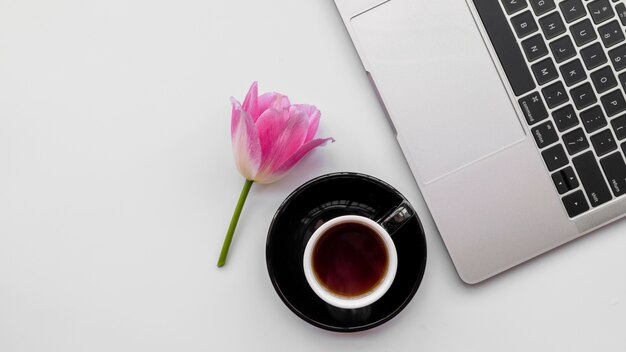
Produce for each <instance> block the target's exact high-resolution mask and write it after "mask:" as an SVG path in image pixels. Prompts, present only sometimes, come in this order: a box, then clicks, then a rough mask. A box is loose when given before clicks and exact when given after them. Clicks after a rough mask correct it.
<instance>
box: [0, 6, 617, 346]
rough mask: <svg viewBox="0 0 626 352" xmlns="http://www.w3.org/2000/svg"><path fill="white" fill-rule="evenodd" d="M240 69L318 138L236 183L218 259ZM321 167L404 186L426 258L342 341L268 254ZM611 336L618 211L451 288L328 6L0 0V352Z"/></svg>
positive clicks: (444, 262) (230, 189)
mask: <svg viewBox="0 0 626 352" xmlns="http://www.w3.org/2000/svg"><path fill="white" fill-rule="evenodd" d="M253 80H259V82H260V87H261V90H262V91H266V90H276V91H280V92H285V93H287V94H289V95H290V97H291V99H292V101H294V102H305V103H314V104H316V105H317V106H318V107H319V108H320V109H321V110H322V113H323V117H322V123H321V128H320V132H319V133H320V135H322V136H329V135H330V136H333V137H335V139H336V140H337V142H336V143H334V144H332V145H330V146H327V147H325V148H324V149H320V150H317V151H315V152H314V154H312V155H311V156H310V157H308V158H307V159H305V160H304V161H303V162H302V163H301V164H300V165H299V167H297V168H296V169H295V170H294V172H293V173H291V174H290V175H289V176H288V177H286V178H285V179H283V180H282V181H281V182H279V183H277V184H274V185H270V186H256V185H255V186H254V187H253V189H252V191H251V194H250V198H249V200H248V202H247V204H246V207H245V209H244V213H243V216H242V219H241V221H240V223H239V227H238V229H237V233H236V236H235V240H234V243H233V246H232V250H231V254H230V258H229V259H230V260H229V262H228V264H227V266H226V267H224V268H223V269H221V270H220V269H217V267H216V266H215V262H216V260H217V256H218V253H219V250H220V246H221V244H222V239H223V236H224V233H225V231H226V228H227V226H228V223H229V221H230V216H231V214H232V211H233V209H234V206H235V203H236V200H237V197H238V195H239V192H240V189H241V186H242V183H243V180H242V179H241V177H240V176H239V174H238V173H237V171H236V169H235V167H234V164H233V160H232V156H231V150H230V132H229V129H230V105H229V101H228V98H229V96H230V95H234V96H235V97H238V98H240V99H243V96H244V94H245V92H246V90H247V88H248V86H249V84H250V83H251V82H252V81H253ZM416 102H417V100H416ZM416 107H419V104H416ZM335 171H357V172H363V173H367V174H371V175H374V176H376V177H379V178H381V179H383V180H385V181H387V182H389V183H391V184H392V185H393V186H395V187H396V188H397V189H399V190H400V191H401V192H403V193H404V194H405V195H406V196H407V197H408V198H409V200H410V201H411V202H412V203H413V204H414V206H415V207H416V208H417V209H418V211H419V214H420V216H421V218H422V220H423V222H424V224H425V228H426V234H427V240H428V251H429V259H428V265H427V270H426V275H425V277H424V281H423V282H422V286H421V287H420V289H419V291H418V293H417V295H416V296H415V297H414V299H413V301H412V302H411V303H410V304H409V305H408V306H407V308H406V309H405V310H404V311H403V312H402V313H401V314H400V315H398V316H397V317H396V318H394V319H393V320H391V321H390V322H388V323H387V324H385V325H383V326H381V327H379V328H376V329H374V330H370V331H368V332H362V333H356V334H349V335H346V334H338V333H330V332H326V331H323V330H320V329H318V328H315V327H313V326H310V325H308V324H307V323H305V322H304V321H302V320H300V319H299V318H298V317H296V316H295V315H294V314H292V313H291V311H289V310H288V309H287V307H285V306H284V305H283V303H282V302H281V300H280V299H279V298H278V296H277V295H276V294H275V292H274V289H273V288H272V285H271V283H270V281H269V279H268V275H267V272H266V266H265V236H266V232H267V229H268V226H269V223H270V220H271V218H272V216H273V214H274V212H275V210H276V208H277V207H278V205H279V204H280V203H281V202H282V200H283V199H284V198H285V197H286V196H287V195H288V194H289V193H290V192H291V191H293V190H294V189H295V188H296V187H297V186H299V185H300V184H302V183H304V182H305V181H307V180H309V179H311V178H313V177H316V176H319V175H321V174H325V173H329V172H335ZM625 328H626V221H620V222H619V223H616V224H613V225H611V226H609V227H607V228H605V229H603V230H601V231H598V232H596V233H594V234H591V235H589V236H586V237H584V238H582V239H580V240H578V241H575V242H573V243H571V244H568V245H566V246H564V247H562V248H560V249H558V250H555V251H553V252H552V253H550V254H548V255H544V256H542V257H540V258H538V259H536V260H533V261H531V262H529V263H527V264H524V265H522V266H521V267H518V268H516V269H514V270H511V271H509V272H507V273H505V274H503V275H500V276H498V277H496V278H494V279H492V280H489V281H487V282H485V283H484V284H481V285H478V286H467V285H465V284H463V283H461V281H460V280H459V279H458V277H457V276H456V274H455V271H454V268H453V266H452V264H451V261H450V259H449V257H448V255H447V253H446V250H445V248H444V246H443V243H442V241H441V239H440V237H439V235H438V233H437V230H436V229H435V227H434V226H433V223H432V219H431V218H430V217H429V214H428V212H427V210H426V208H425V206H424V204H423V201H422V199H421V197H420V193H419V191H418V188H417V187H416V185H415V183H414V182H413V179H412V177H411V174H410V172H409V170H408V168H407V166H406V164H405V162H404V159H403V157H402V156H401V153H400V150H399V148H398V146H397V145H396V142H395V140H394V138H393V135H392V133H391V130H390V128H389V127H388V125H387V122H386V120H385V118H384V116H383V113H382V111H381V108H380V107H379V106H378V103H377V101H376V99H375V96H374V93H373V92H372V90H371V89H370V87H369V85H368V81H367V78H366V76H365V74H364V72H363V69H362V68H361V66H360V63H359V60H358V57H357V55H356V53H355V51H354V50H353V48H352V46H351V42H350V39H349V37H348V36H347V34H346V32H345V30H344V28H343V24H342V23H341V21H340V19H339V16H338V14H337V13H336V10H335V7H334V4H333V2H332V1H331V0H307V1H293V0H265V1H242V0H220V1H216V0H203V1H200V0H183V1H163V0H158V1H156V0H150V1H148V0H107V1H100V0H94V1H80V0H58V1H41V0H40V1H37V0H20V1H11V0H0V351H3V352H13V351H46V352H50V351H63V352H69V351H151V352H156V351H187V352H188V351H327V352H330V351H429V352H430V351H448V352H449V351H549V350H550V351H591V350H593V351H624V350H626V337H625V335H624V331H625Z"/></svg>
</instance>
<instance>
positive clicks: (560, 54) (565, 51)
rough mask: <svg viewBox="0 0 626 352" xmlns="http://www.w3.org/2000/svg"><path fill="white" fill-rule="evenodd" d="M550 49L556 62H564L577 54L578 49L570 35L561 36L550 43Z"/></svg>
mask: <svg viewBox="0 0 626 352" xmlns="http://www.w3.org/2000/svg"><path fill="white" fill-rule="evenodd" d="M550 50H552V54H553V55H554V59H555V60H556V62H563V61H565V60H567V59H569V58H572V57H574V56H575V55H576V49H574V44H573V43H572V40H571V39H570V37H569V36H564V37H562V38H559V39H557V40H555V41H553V42H552V43H550Z"/></svg>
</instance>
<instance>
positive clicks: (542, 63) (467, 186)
mask: <svg viewBox="0 0 626 352" xmlns="http://www.w3.org/2000/svg"><path fill="white" fill-rule="evenodd" d="M335 4H336V6H337V8H338V10H339V13H340V15H341V18H342V19H343V21H344V23H345V26H346V28H347V30H348V32H349V34H350V37H351V38H352V41H353V43H354V46H355V47H356V50H357V52H358V54H359V57H360V58H361V61H362V64H363V66H364V68H365V71H366V73H367V75H368V77H370V81H371V83H372V86H373V87H374V89H375V90H376V93H377V95H378V97H379V98H380V101H381V103H382V105H383V106H384V111H385V113H386V115H387V118H388V119H389V122H390V124H391V126H392V128H393V131H394V133H395V134H396V136H397V139H398V142H399V144H400V146H401V148H402V151H403V152H404V155H405V157H406V160H407V161H408V163H409V165H410V168H411V171H412V173H413V175H414V177H415V179H416V181H417V184H418V186H419V188H420V191H421V193H422V195H423V197H424V199H425V201H426V204H427V205H428V208H429V210H430V212H431V214H432V217H433V219H434V221H435V224H436V225H437V228H438V229H439V232H440V233H441V236H442V238H443V241H444V242H445V245H446V247H447V250H448V252H449V254H450V257H451V258H452V261H453V262H454V265H455V267H456V270H457V272H458V274H459V276H460V277H461V279H462V280H463V281H465V282H466V283H469V284H474V283H477V282H480V281H483V280H485V279H487V278H489V277H492V276H494V275H496V274H498V273H500V272H503V271H505V270H507V269H509V268H511V267H513V266H515V265H517V264H520V263H522V262H524V261H527V260H529V259H531V258H533V257H535V256H537V255H539V254H542V253H544V252H546V251H549V250H551V249H553V248H555V247H557V246H559V245H561V244H564V243H566V242H568V241H571V240H573V239H575V238H577V237H579V236H582V235H584V234H586V233H589V232H591V231H592V230H594V229H597V228H599V227H601V226H603V225H606V224H608V223H610V222H612V221H615V220H616V219H618V218H621V217H622V216H624V214H625V213H626V197H624V194H626V162H625V159H624V153H625V151H626V143H624V142H626V99H625V95H624V89H625V88H626V70H625V69H626V37H625V29H626V6H625V4H624V1H615V0H594V1H589V0H584V1H583V0H466V1H464V0H430V1H426V0H335Z"/></svg>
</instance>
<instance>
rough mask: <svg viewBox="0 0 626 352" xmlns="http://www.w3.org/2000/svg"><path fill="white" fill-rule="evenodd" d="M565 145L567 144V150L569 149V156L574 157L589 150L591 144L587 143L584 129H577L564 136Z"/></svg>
mask: <svg viewBox="0 0 626 352" xmlns="http://www.w3.org/2000/svg"><path fill="white" fill-rule="evenodd" d="M563 143H565V148H567V152H568V153H569V155H574V154H576V153H579V152H582V151H583V150H585V149H587V148H589V142H587V137H585V132H583V129H582V128H577V129H575V130H573V131H572V132H570V133H567V134H564V135H563Z"/></svg>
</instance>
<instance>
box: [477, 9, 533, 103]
mask: <svg viewBox="0 0 626 352" xmlns="http://www.w3.org/2000/svg"><path fill="white" fill-rule="evenodd" d="M506 1H509V0H506ZM515 1H519V0H515ZM523 2H524V3H525V2H526V1H523ZM475 6H476V10H477V11H478V14H479V15H480V18H481V20H482V22H483V25H484V26H485V30H486V31H487V33H488V34H489V38H490V39H491V43H492V44H493V47H494V49H495V51H496V53H497V54H498V58H499V59H500V63H501V64H502V68H503V69H504V72H505V73H506V76H507V78H508V81H509V83H510V84H511V88H512V89H513V92H514V93H515V95H516V96H520V95H523V94H526V93H528V92H530V91H531V90H532V89H534V88H535V81H534V80H533V78H532V76H531V73H530V70H529V69H528V66H527V64H526V60H525V59H524V56H523V55H522V51H521V49H520V47H519V45H518V44H517V40H516V39H515V36H514V34H513V31H512V30H511V26H510V25H509V21H508V20H507V18H506V16H505V15H504V12H503V11H502V10H501V9H494V6H493V3H492V2H483V1H480V2H476V3H475Z"/></svg>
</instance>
